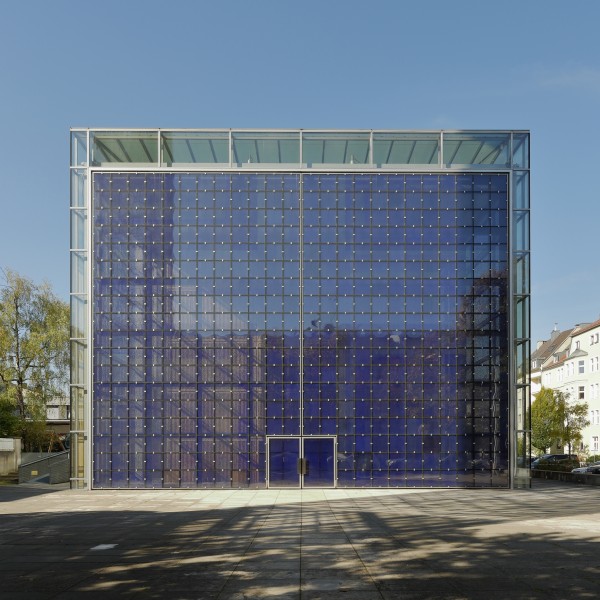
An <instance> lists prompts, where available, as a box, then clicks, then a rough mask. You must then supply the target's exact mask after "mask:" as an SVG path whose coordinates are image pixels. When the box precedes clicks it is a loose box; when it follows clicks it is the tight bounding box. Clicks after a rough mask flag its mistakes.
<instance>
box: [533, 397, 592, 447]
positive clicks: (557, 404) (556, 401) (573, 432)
mask: <svg viewBox="0 0 600 600" xmlns="http://www.w3.org/2000/svg"><path fill="white" fill-rule="evenodd" d="M588 408H589V407H588V404H587V402H581V403H575V404H571V403H570V402H569V394H565V393H564V392H561V391H560V390H553V389H551V388H542V389H541V390H540V391H539V392H538V393H537V394H536V395H535V400H534V401H533V404H532V405H531V443H532V445H533V446H535V447H536V448H538V449H539V450H542V451H543V452H546V450H547V449H548V448H550V447H551V446H552V445H553V444H554V443H555V442H557V443H558V444H559V445H561V446H568V448H569V454H571V450H572V449H573V446H575V444H577V443H579V442H581V439H582V435H581V432H582V430H583V429H584V428H585V427H587V426H588V425H589V424H590V422H589V421H588V419H587V414H588Z"/></svg>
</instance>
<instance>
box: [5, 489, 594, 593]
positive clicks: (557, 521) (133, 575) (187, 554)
mask: <svg viewBox="0 0 600 600" xmlns="http://www.w3.org/2000/svg"><path fill="white" fill-rule="evenodd" d="M0 493H1V491H0ZM91 496H93V493H92V494H91ZM568 496H569V490H567V492H565V493H563V494H562V495H561V496H560V497H557V494H556V490H551V489H550V488H547V489H544V490H541V492H538V493H534V492H529V491H517V492H509V491H490V490H485V491H482V490H476V491H473V490H469V491H467V490H457V491H454V490H452V491H445V490H436V491H428V492H421V491H418V492H414V493H406V494H398V495H381V496H371V497H350V498H339V499H331V498H329V499H323V500H320V501H314V502H290V503H284V502H281V499H279V500H278V501H277V503H274V502H271V503H269V502H265V503H264V504H263V505H262V506H227V505H226V504H221V505H214V506H210V505H209V506H207V508H205V509H198V508H192V509H189V506H188V508H183V509H179V508H178V501H175V502H170V503H167V502H164V501H160V500H158V501H155V500H154V498H155V496H152V497H151V498H150V499H148V498H144V497H143V495H140V499H142V498H144V500H143V504H144V509H143V510H141V509H140V510H133V509H127V510H122V509H119V506H118V501H115V505H114V506H113V507H111V506H110V501H109V499H106V498H105V500H104V502H106V503H108V504H109V506H107V509H106V510H90V509H89V508H88V506H89V502H88V501H87V499H88V498H89V497H90V495H87V496H79V497H77V498H75V499H74V501H73V504H72V506H68V505H67V506H65V507H64V511H61V512H58V513H57V512H46V513H44V512H43V507H44V504H43V503H44V499H43V498H40V499H39V503H40V512H35V513H28V514H4V515H1V516H0V540H1V542H0V570H1V573H0V580H1V581H2V584H1V589H0V594H9V595H7V596H2V595H0V597H6V598H9V597H10V598H11V599H14V600H18V599H19V598H27V599H28V600H37V599H38V598H40V599H41V598H44V599H45V598H52V599H56V600H67V599H71V598H95V597H98V598H99V597H100V596H102V598H115V597H128V598H174V599H178V600H185V599H188V598H189V599H192V598H194V599H197V598H203V599H204V598H206V599H209V598H214V599H217V598H218V599H221V598H231V599H238V598H239V599H242V598H269V597H270V598H302V600H307V599H316V598H327V599H328V600H333V599H334V598H342V597H343V598H356V599H360V600H369V599H370V598H402V599H405V598H408V599H416V598H419V599H426V598H428V599H442V598H443V599H454V600H457V599H459V598H485V599H486V600H494V599H496V598H497V599H500V598H511V600H512V599H515V598H516V599H525V598H528V599H538V598H540V599H541V598H544V599H558V598H561V599H564V598H569V599H573V600H578V599H584V598H596V597H597V581H598V580H599V578H600V558H598V555H597V544H598V540H599V538H600V526H598V525H595V523H598V519H597V512H598V508H597V506H598V505H597V497H596V496H595V495H594V494H584V495H579V496H577V497H576V496H572V498H571V499H569V497H568ZM172 497H173V496H171V498H172ZM64 498H65V502H69V498H70V496H69V495H68V494H65V496H64ZM80 498H83V501H80V500H79V499H80ZM115 498H118V496H115ZM140 503H142V501H141V500H140ZM198 504H199V505H200V504H201V503H198ZM593 515H595V517H594V516H593Z"/></svg>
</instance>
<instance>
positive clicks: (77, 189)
mask: <svg viewBox="0 0 600 600" xmlns="http://www.w3.org/2000/svg"><path fill="white" fill-rule="evenodd" d="M86 196H87V171H81V170H79V169H71V206H73V207H80V208H83V207H87V202H86Z"/></svg>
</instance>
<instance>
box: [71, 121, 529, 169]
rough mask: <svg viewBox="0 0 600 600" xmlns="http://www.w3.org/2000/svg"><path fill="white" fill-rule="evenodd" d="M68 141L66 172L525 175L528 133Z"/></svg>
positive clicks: (143, 135)
mask: <svg viewBox="0 0 600 600" xmlns="http://www.w3.org/2000/svg"><path fill="white" fill-rule="evenodd" d="M71 137H72V143H71V146H72V151H71V165H72V166H91V167H94V166H103V167H106V166H117V165H119V166H121V165H131V166H152V167H171V168H172V167H182V168H186V167H189V166H190V165H207V166H208V165H213V166H217V165H218V166H219V167H223V168H225V167H243V166H246V165H253V168H256V165H261V164H262V165H269V166H270V167H272V166H275V165H282V166H283V165H288V166H293V167H294V168H298V167H301V168H307V169H310V168H322V167H323V166H324V165H326V166H327V167H331V166H335V165H344V167H345V168H348V167H350V168H351V167H352V165H356V167H357V168H362V169H364V168H365V167H370V168H376V169H377V168H378V169H386V168H393V169H398V168H402V167H411V168H413V167H415V166H427V167H429V168H431V167H436V166H437V167H438V168H440V169H447V168H455V167H464V166H469V167H478V168H493V169H511V168H521V169H523V168H525V169H526V168H528V167H529V145H528V140H529V132H527V131H483V132H482V131H391V130H348V131H325V130H322V131H319V130H303V129H295V130H294V129H286V130H261V131H257V130H235V129H220V130H216V129H204V130H203V129H185V130H164V129H139V130H133V129H128V130H115V129H110V130H109V129H72V130H71ZM88 137H89V143H88Z"/></svg>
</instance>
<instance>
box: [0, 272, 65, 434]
mask: <svg viewBox="0 0 600 600" xmlns="http://www.w3.org/2000/svg"><path fill="white" fill-rule="evenodd" d="M2 275H3V280H4V281H3V284H0V402H1V403H2V406H3V410H2V411H0V415H2V414H4V415H6V413H7V409H6V407H7V406H12V407H13V411H14V413H15V414H16V416H17V418H18V419H19V421H20V423H21V426H20V428H21V432H22V433H23V434H24V433H25V432H26V430H27V429H28V428H31V427H28V426H27V423H30V424H31V423H39V422H40V421H43V422H45V417H46V415H45V413H46V404H47V403H48V402H49V401H50V400H52V399H53V398H56V397H58V396H64V395H65V394H67V392H68V378H69V307H68V305H67V303H65V302H63V301H62V300H60V299H58V298H57V297H56V296H55V295H54V294H53V292H52V289H51V288H50V285H49V284H47V283H44V284H41V285H37V284H34V283H33V282H32V281H30V280H29V279H26V278H25V277H21V276H20V275H18V274H17V273H15V272H14V271H10V270H5V271H4V270H3V271H2ZM8 412H10V410H9V411H8Z"/></svg>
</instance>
